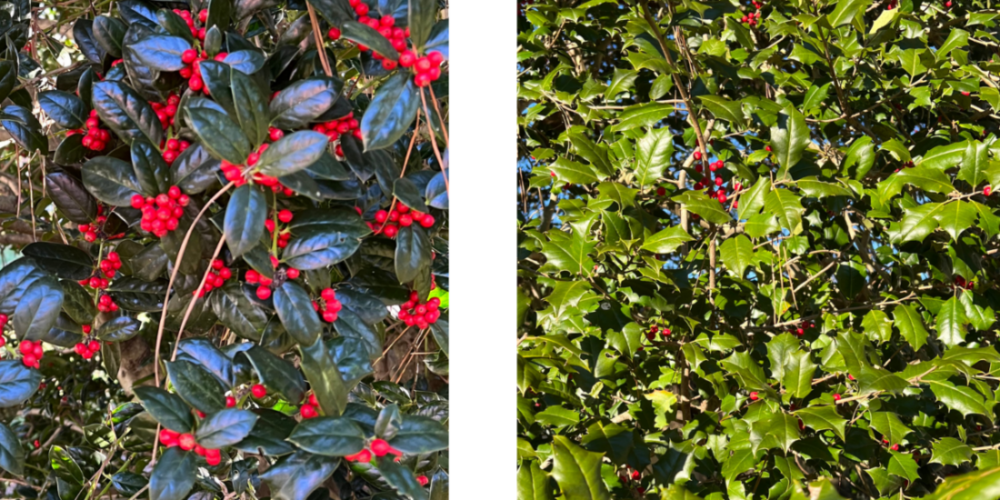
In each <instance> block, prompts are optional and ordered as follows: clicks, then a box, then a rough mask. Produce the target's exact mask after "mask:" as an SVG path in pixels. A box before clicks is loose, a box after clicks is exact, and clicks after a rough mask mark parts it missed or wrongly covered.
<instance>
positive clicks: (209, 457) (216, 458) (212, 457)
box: [205, 450, 222, 467]
mask: <svg viewBox="0 0 1000 500" xmlns="http://www.w3.org/2000/svg"><path fill="white" fill-rule="evenodd" d="M205 461H206V462H208V465H211V466H212V467H215V466H216V465H219V463H220V462H222V452H220V451H219V450H205Z"/></svg>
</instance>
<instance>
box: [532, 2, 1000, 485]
mask: <svg viewBox="0 0 1000 500" xmlns="http://www.w3.org/2000/svg"><path fill="white" fill-rule="evenodd" d="M998 17H1000V14H998V12H997V10H996V6H995V4H993V3H991V2H986V1H978V0H970V1H947V2H945V1H936V0H931V1H928V0H923V1H921V0H899V1H898V2H897V1H896V0H874V1H873V0H837V1H833V0H821V1H812V2H811V1H798V0H774V1H770V0H752V1H749V2H742V1H740V2H736V1H725V2H699V1H696V0H683V1H674V0H658V1H654V0H628V1H616V0H591V1H580V0H546V1H537V2H534V3H524V2H522V3H521V5H520V7H519V20H518V22H519V32H518V47H519V48H518V50H519V52H518V68H517V69H518V84H519V85H518V117H517V119H518V125H519V133H518V147H519V160H518V161H519V163H518V167H519V168H518V183H519V190H518V195H519V196H518V201H517V206H518V215H519V220H518V222H519V225H518V228H519V232H518V251H519V255H518V259H519V260H518V304H519V307H518V313H519V314H518V326H519V332H518V360H517V362H518V364H517V366H518V371H517V384H518V410H517V419H518V455H519V456H518V458H519V472H518V487H519V492H520V495H521V497H522V498H524V499H529V498H530V499H546V498H554V497H559V498H565V499H566V500H582V499H607V498H640V497H651V496H657V497H662V498H678V499H681V498H683V499H689V498H692V499H693V498H705V499H716V500H719V499H744V498H794V499H800V498H813V499H816V498H823V499H834V498H842V497H843V498H917V497H927V498H970V499H971V498H997V497H998V496H1000V431H998V429H997V427H996V425H995V420H996V417H997V414H996V410H995V407H996V404H997V403H998V398H1000V392H998V388H1000V384H998V381H1000V379H998V378H997V376H996V372H997V370H998V369H1000V352H998V350H997V343H998V339H997V324H996V311H1000V288H998V285H1000V266H998V263H997V260H996V256H997V251H998V249H1000V239H998V238H997V236H998V233H1000V216H998V215H1000V214H998V213H997V210H998V207H1000V200H998V198H997V196H996V195H995V194H994V193H993V192H992V186H995V185H997V183H1000V142H998V141H997V135H998V133H1000V92H998V85H1000V78H998V77H997V76H996V75H997V74H998V70H1000V63H998V62H996V61H995V58H996V57H995V55H994V54H995V53H996V52H997V51H998V48H1000V39H998V35H1000V24H998V20H997V18H998Z"/></svg>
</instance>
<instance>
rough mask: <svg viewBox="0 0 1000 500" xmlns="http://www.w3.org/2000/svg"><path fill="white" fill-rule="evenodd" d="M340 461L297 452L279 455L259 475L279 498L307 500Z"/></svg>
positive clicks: (272, 494) (274, 495)
mask: <svg viewBox="0 0 1000 500" xmlns="http://www.w3.org/2000/svg"><path fill="white" fill-rule="evenodd" d="M339 464H340V460H339V459H337V458H332V457H324V456H322V455H314V454H312V453H307V452H304V451H298V452H295V453H293V454H291V455H288V456H285V457H282V458H280V459H279V460H278V461H277V462H275V463H274V465H272V466H271V467H270V468H269V469H267V472H265V473H264V474H261V476H260V478H261V480H262V481H264V482H265V483H266V484H267V485H268V486H270V488H271V497H272V498H274V499H276V500H306V498H308V497H309V495H310V494H311V493H312V492H313V491H315V490H316V488H319V487H320V486H321V485H322V484H323V482H324V481H326V480H327V478H329V477H330V476H331V475H333V471H334V470H336V469H337V466H338V465H339Z"/></svg>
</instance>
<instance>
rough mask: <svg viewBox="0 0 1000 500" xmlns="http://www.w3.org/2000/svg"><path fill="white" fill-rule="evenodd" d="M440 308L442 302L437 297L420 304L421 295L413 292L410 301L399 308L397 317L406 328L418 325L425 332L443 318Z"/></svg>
mask: <svg viewBox="0 0 1000 500" xmlns="http://www.w3.org/2000/svg"><path fill="white" fill-rule="evenodd" d="M440 306H441V300H440V299H438V298H437V297H431V299H430V300H428V301H427V302H420V294H419V293H417V292H416V291H412V292H410V300H408V301H406V302H404V303H403V305H401V306H399V314H398V315H397V317H398V318H399V320H400V321H402V322H403V323H405V324H406V326H414V325H416V326H417V328H419V329H421V330H423V329H424V328H427V327H428V326H430V325H433V324H434V323H436V322H437V320H438V318H440V317H441V311H440V310H439V309H438V307H440Z"/></svg>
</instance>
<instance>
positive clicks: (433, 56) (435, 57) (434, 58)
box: [427, 51, 444, 67]
mask: <svg viewBox="0 0 1000 500" xmlns="http://www.w3.org/2000/svg"><path fill="white" fill-rule="evenodd" d="M427 60H428V61H430V63H431V66H432V67H433V66H440V65H441V63H443V62H444V55H442V54H441V53H440V52H438V51H434V52H428V53H427Z"/></svg>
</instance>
